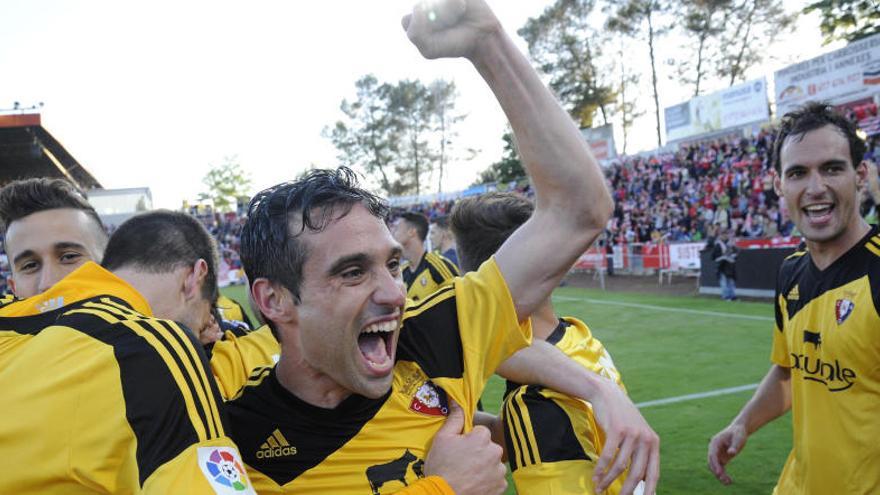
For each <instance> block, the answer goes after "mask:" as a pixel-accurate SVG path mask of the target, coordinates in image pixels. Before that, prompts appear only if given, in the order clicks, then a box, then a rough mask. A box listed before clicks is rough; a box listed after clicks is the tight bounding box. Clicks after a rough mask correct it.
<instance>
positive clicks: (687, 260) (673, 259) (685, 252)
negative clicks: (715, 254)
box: [669, 242, 706, 270]
mask: <svg viewBox="0 0 880 495" xmlns="http://www.w3.org/2000/svg"><path fill="white" fill-rule="evenodd" d="M705 247H706V243H705V242H682V243H675V244H670V245H669V267H670V268H672V269H673V270H676V269H684V270H699V269H700V252H701V251H702V250H703V248H705Z"/></svg>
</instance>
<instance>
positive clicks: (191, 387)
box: [124, 320, 214, 442]
mask: <svg viewBox="0 0 880 495" xmlns="http://www.w3.org/2000/svg"><path fill="white" fill-rule="evenodd" d="M124 323H125V324H126V326H128V327H129V328H131V329H132V330H134V331H135V332H136V333H137V334H138V335H141V336H142V337H146V336H147V335H149V336H150V337H152V339H154V340H155V341H157V342H158V344H159V345H158V346H156V345H154V344H153V343H152V342H150V339H146V338H145V340H147V341H148V342H150V344H151V345H153V347H154V348H156V350H157V351H158V352H159V355H160V356H162V359H163V360H164V361H165V365H166V366H167V367H168V368H169V370H171V374H172V375H173V376H175V380H182V381H183V385H181V384H180V383H179V382H178V388H179V389H180V392H181V393H182V394H183V396H184V401H185V402H186V409H187V412H188V414H189V418H190V421H191V422H192V424H193V427H194V428H195V431H196V433H197V434H198V441H199V442H204V441H206V440H208V439H209V438H212V437H213V433H214V432H213V431H211V429H210V426H209V420H208V412H207V411H206V408H205V407H204V404H201V403H200V402H199V401H197V395H196V387H195V384H194V383H193V377H192V376H190V375H189V373H187V372H186V368H184V366H183V362H182V361H181V359H180V356H179V355H178V353H177V352H175V351H174V349H173V348H172V347H171V343H170V342H169V341H168V340H167V338H166V337H165V336H163V335H162V333H161V332H160V331H159V329H158V328H155V327H153V326H152V325H150V324H149V323H148V322H147V321H144V320H140V321H126V322H124ZM178 376H179V377H180V378H179V379H178V378H177V377H178ZM200 406H201V407H200Z"/></svg>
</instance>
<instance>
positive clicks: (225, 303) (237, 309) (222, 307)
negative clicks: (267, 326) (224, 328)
mask: <svg viewBox="0 0 880 495" xmlns="http://www.w3.org/2000/svg"><path fill="white" fill-rule="evenodd" d="M217 311H218V312H219V313H220V317H221V318H223V319H224V320H227V321H231V322H241V323H244V324H245V325H247V329H248V330H251V329H253V328H254V324H253V323H252V322H251V319H250V318H248V315H247V312H246V311H245V310H244V307H242V305H241V304H239V303H238V302H237V301H235V300H233V299H230V298H228V297H226V296H224V295H222V294H221V295H220V297H218V298H217Z"/></svg>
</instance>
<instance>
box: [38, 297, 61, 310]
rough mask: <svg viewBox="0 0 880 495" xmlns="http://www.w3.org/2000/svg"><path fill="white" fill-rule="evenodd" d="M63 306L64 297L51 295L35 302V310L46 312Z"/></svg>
mask: <svg viewBox="0 0 880 495" xmlns="http://www.w3.org/2000/svg"><path fill="white" fill-rule="evenodd" d="M61 307H64V297H53V298H52V299H46V300H45V301H43V302H41V303H39V304H37V311H39V312H40V313H46V312H49V311H54V310H56V309H58V308H61Z"/></svg>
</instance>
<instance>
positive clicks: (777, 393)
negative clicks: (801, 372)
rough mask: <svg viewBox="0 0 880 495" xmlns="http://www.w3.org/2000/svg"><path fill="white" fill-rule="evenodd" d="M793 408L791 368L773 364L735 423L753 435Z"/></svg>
mask: <svg viewBox="0 0 880 495" xmlns="http://www.w3.org/2000/svg"><path fill="white" fill-rule="evenodd" d="M789 409H791V370H790V369H788V368H783V367H781V366H777V365H773V366H772V367H771V368H770V371H769V372H768V373H767V375H766V376H765V377H764V379H763V380H762V381H761V385H760V386H758V390H757V391H756V392H755V395H753V396H752V398H751V400H749V402H748V403H747V404H746V405H745V407H743V409H742V411H740V413H739V414H738V415H737V417H736V418H735V419H734V420H733V423H738V424H740V425H742V426H743V427H744V428H745V430H746V432H747V433H748V434H749V435H751V434H752V433H754V432H756V431H757V430H758V429H760V428H761V427H762V426H764V425H765V424H767V423H769V422H770V421H773V420H774V419H776V418H778V417H779V416H782V415H783V414H785V413H786V412H788V410H789Z"/></svg>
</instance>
